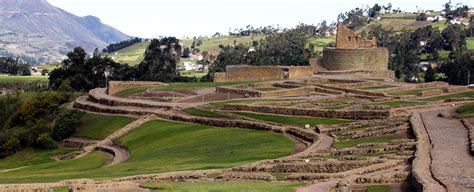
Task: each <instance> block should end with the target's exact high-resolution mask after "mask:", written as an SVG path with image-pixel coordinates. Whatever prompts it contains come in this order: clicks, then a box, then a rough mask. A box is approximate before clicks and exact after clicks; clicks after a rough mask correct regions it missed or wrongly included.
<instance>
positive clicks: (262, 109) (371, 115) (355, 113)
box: [224, 104, 391, 119]
mask: <svg viewBox="0 0 474 192" xmlns="http://www.w3.org/2000/svg"><path fill="white" fill-rule="evenodd" d="M224 110H231V111H253V112H258V113H272V114H282V115H297V116H309V117H326V118H341V119H385V118H388V117H390V116H391V114H390V111H389V110H328V109H300V108H289V107H273V106H252V105H239V104H226V105H224Z"/></svg>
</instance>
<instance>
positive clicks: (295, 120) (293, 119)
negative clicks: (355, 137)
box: [234, 112, 352, 126]
mask: <svg viewBox="0 0 474 192" xmlns="http://www.w3.org/2000/svg"><path fill="white" fill-rule="evenodd" d="M234 113H235V114H237V115H241V116H245V117H250V118H252V119H257V120H262V121H270V122H275V123H283V124H289V125H298V126H305V125H306V124H309V125H312V126H314V125H321V124H324V125H332V124H340V123H350V122H352V121H349V120H342V119H334V118H318V117H297V116H283V115H266V114H257V113H247V112H234Z"/></svg>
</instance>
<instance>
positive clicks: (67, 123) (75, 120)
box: [51, 110, 84, 141]
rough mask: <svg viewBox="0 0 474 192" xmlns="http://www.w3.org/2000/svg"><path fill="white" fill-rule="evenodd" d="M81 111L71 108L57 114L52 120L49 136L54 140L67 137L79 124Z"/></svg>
mask: <svg viewBox="0 0 474 192" xmlns="http://www.w3.org/2000/svg"><path fill="white" fill-rule="evenodd" d="M83 115H84V113H83V112H80V111H77V110H72V111H68V112H67V113H64V114H61V115H59V116H58V118H57V119H56V121H55V122H54V126H53V129H52V133H51V137H52V138H53V139H54V140H55V141H61V140H63V139H66V138H69V137H70V136H72V135H73V134H74V133H75V131H76V130H75V129H76V128H77V127H79V126H80V124H81V122H80V120H81V118H82V116H83Z"/></svg>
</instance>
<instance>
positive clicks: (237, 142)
mask: <svg viewBox="0 0 474 192" xmlns="http://www.w3.org/2000/svg"><path fill="white" fill-rule="evenodd" d="M118 142H119V143H121V144H123V145H124V146H125V147H127V148H128V149H129V150H130V153H131V157H130V159H129V160H128V161H126V162H124V163H121V164H119V165H115V166H110V167H104V163H105V160H106V157H105V156H104V155H103V154H101V153H93V154H91V155H88V156H86V157H84V158H81V159H74V160H66V161H61V162H50V163H45V164H40V165H36V166H31V167H27V168H24V169H20V170H17V171H12V172H8V173H0V183H6V182H9V183H11V182H51V181H58V180H62V179H74V178H113V177H119V176H128V175H137V174H147V173H159V172H168V171H177V170H191V169H212V168H224V167H231V166H236V165H240V164H245V163H250V162H254V161H258V160H262V159H273V158H278V157H282V156H287V155H290V154H291V153H292V151H293V148H294V144H293V143H292V141H291V140H290V139H288V138H286V137H284V136H282V135H278V134H275V133H270V132H265V131H257V130H246V129H227V128H216V127H209V126H203V125H195V124H185V123H177V122H169V121H161V120H157V121H151V122H147V123H145V124H144V125H142V126H141V127H140V128H138V129H135V130H133V131H131V132H130V133H129V134H128V135H126V136H124V137H122V138H120V139H119V140H118Z"/></svg>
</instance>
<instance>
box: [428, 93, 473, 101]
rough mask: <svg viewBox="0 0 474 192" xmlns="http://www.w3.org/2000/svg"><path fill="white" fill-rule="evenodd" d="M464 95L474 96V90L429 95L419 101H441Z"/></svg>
mask: <svg viewBox="0 0 474 192" xmlns="http://www.w3.org/2000/svg"><path fill="white" fill-rule="evenodd" d="M463 97H474V91H468V92H462V93H454V94H448V95H441V96H436V97H429V98H424V99H419V101H441V100H445V99H452V98H463Z"/></svg>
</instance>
